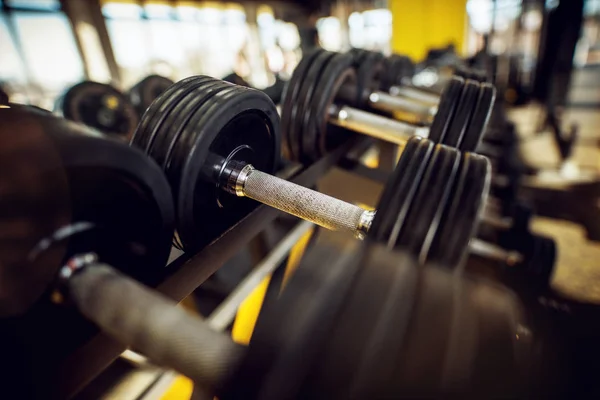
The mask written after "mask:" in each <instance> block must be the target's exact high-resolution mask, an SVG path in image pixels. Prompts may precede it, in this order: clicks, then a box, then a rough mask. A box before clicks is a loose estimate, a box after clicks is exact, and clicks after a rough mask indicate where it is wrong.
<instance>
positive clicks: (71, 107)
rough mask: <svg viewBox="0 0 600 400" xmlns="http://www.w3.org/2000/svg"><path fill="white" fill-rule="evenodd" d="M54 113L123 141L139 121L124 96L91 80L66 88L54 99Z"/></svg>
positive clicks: (107, 86) (129, 135) (132, 107)
mask: <svg viewBox="0 0 600 400" xmlns="http://www.w3.org/2000/svg"><path fill="white" fill-rule="evenodd" d="M54 111H55V112H56V113H58V114H59V115H61V116H63V117H65V118H66V119H69V120H71V121H75V122H79V123H82V124H84V125H87V126H89V127H92V128H95V129H97V130H99V131H100V132H102V133H105V134H107V135H111V136H116V137H119V138H124V139H125V140H129V139H130V138H131V135H132V134H133V132H134V131H135V127H136V125H137V124H138V121H139V117H138V114H137V111H136V109H135V107H134V106H133V104H131V102H130V101H129V99H128V98H127V96H125V95H123V94H122V93H121V92H120V91H119V90H117V89H115V88H114V87H112V86H110V85H107V84H104V83H99V82H92V81H85V82H81V83H78V84H76V85H75V86H73V87H71V88H69V89H68V90H67V91H66V92H65V93H64V94H62V95H61V96H60V97H59V98H58V99H57V100H56V103H55V107H54Z"/></svg>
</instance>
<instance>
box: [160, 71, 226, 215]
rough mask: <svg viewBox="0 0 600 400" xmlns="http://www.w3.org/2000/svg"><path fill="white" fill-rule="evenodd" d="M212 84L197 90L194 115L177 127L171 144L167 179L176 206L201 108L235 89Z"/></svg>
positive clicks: (166, 170)
mask: <svg viewBox="0 0 600 400" xmlns="http://www.w3.org/2000/svg"><path fill="white" fill-rule="evenodd" d="M212 83H216V85H213V84H212ZM212 83H211V82H210V81H207V82H204V83H203V84H202V86H201V87H199V88H197V90H196V91H195V93H196V97H198V98H199V99H200V101H199V102H196V101H194V104H195V105H196V108H195V109H193V110H190V111H191V112H192V115H191V116H189V117H188V118H186V120H185V122H184V123H183V124H182V125H181V126H180V125H179V124H178V125H177V127H176V129H177V131H180V133H179V135H178V136H177V137H176V138H175V137H174V138H173V141H172V144H171V146H172V150H171V152H170V154H169V157H168V159H167V160H166V161H165V173H166V174H167V179H168V180H169V182H170V183H171V187H172V188H173V197H174V198H175V204H177V201H178V198H179V195H180V193H181V190H182V187H181V185H182V184H183V183H182V180H183V177H182V174H183V166H184V165H185V163H186V160H187V158H188V155H189V152H190V149H191V148H192V147H193V146H194V141H195V132H196V131H195V130H196V127H197V126H198V120H199V119H200V118H201V117H202V116H203V115H204V114H203V112H202V110H201V108H202V106H204V104H205V103H206V102H207V101H210V100H211V99H212V98H213V97H214V96H215V95H216V94H217V93H219V92H222V91H225V90H227V89H230V88H231V87H233V86H231V84H229V83H226V82H223V81H218V80H216V79H215V80H214V81H213V82H212Z"/></svg>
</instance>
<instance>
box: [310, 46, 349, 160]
mask: <svg viewBox="0 0 600 400" xmlns="http://www.w3.org/2000/svg"><path fill="white" fill-rule="evenodd" d="M355 79H356V76H355V74H354V69H353V68H352V57H351V56H350V55H348V54H336V55H335V56H334V57H333V58H331V59H330V60H329V63H328V64H327V67H326V69H325V71H324V72H323V74H321V79H320V80H319V84H318V85H317V88H316V89H315V93H314V96H313V97H314V99H315V101H313V102H312V106H311V108H310V109H309V110H308V114H309V115H307V117H308V118H309V121H311V122H312V125H313V129H314V130H315V131H316V138H315V139H316V140H315V143H314V146H315V150H314V151H315V154H316V156H317V158H319V157H321V156H323V155H325V154H326V153H327V152H329V151H330V150H332V149H335V148H336V147H338V146H339V145H341V144H342V143H343V142H345V141H346V140H348V139H349V138H351V137H353V134H352V133H351V132H350V131H349V130H347V129H344V128H340V127H337V126H332V125H329V124H328V122H327V120H328V117H329V115H328V112H329V107H330V106H331V105H332V104H333V103H334V101H335V96H336V94H337V92H338V90H339V88H340V87H342V85H345V84H353V81H354V80H355ZM315 160H316V158H315Z"/></svg>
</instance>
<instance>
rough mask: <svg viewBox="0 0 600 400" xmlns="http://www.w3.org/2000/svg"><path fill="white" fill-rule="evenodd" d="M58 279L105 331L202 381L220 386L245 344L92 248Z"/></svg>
mask: <svg viewBox="0 0 600 400" xmlns="http://www.w3.org/2000/svg"><path fill="white" fill-rule="evenodd" d="M59 281H60V283H61V285H62V287H63V288H65V289H66V293H67V294H68V297H69V299H70V300H71V301H72V302H73V303H74V304H75V306H76V307H77V309H78V310H79V311H80V312H81V313H82V314H83V315H84V316H85V317H87V318H88V319H90V320H91V321H93V322H94V323H95V324H96V325H98V326H99V327H100V328H101V329H102V330H103V331H104V332H106V333H107V334H109V335H110V336H112V337H113V338H114V339H116V340H118V341H119V342H121V343H122V344H124V345H126V346H129V347H133V348H135V349H136V350H139V351H140V352H141V353H143V354H144V355H146V356H148V357H149V358H150V359H151V360H153V361H154V362H156V363H158V364H161V365H166V366H169V367H171V368H173V369H175V370H177V371H179V372H181V373H183V374H184V375H186V376H188V377H190V378H191V379H192V380H194V382H196V383H198V384H200V385H202V386H203V387H206V388H215V387H218V386H219V385H220V384H221V383H222V382H223V381H224V380H225V379H227V378H228V374H229V373H230V372H231V371H232V370H233V369H235V367H236V366H237V365H238V363H239V362H240V361H241V357H242V356H243V354H244V351H245V350H244V347H243V346H240V345H238V344H236V343H234V342H233V341H232V340H231V339H230V338H229V337H227V336H225V335H223V334H221V333H220V332H215V331H214V330H212V329H210V327H209V325H208V324H207V323H206V322H205V321H203V320H201V319H199V318H196V317H194V316H192V315H190V314H189V313H187V312H186V311H185V310H184V309H183V308H181V307H177V303H175V302H174V301H173V300H171V299H168V298H166V297H165V296H163V295H161V294H159V293H157V292H155V291H154V290H151V289H149V288H147V287H145V286H143V285H142V284H140V283H138V282H136V281H134V280H133V279H131V278H129V277H127V276H125V275H123V274H121V273H120V272H118V271H116V270H115V269H114V268H112V267H110V266H108V265H106V264H102V263H100V262H98V261H96V259H95V257H94V256H92V255H91V254H82V255H78V256H75V257H73V258H71V259H70V260H69V261H68V262H67V264H66V265H65V266H64V267H63V268H62V269H61V270H60V272H59Z"/></svg>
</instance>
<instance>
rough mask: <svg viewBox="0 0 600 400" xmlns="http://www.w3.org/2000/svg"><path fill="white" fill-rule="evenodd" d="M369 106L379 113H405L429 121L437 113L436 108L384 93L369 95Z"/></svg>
mask: <svg viewBox="0 0 600 400" xmlns="http://www.w3.org/2000/svg"><path fill="white" fill-rule="evenodd" d="M369 105H370V106H371V107H373V108H376V109H378V110H381V111H386V112H396V111H406V112H410V113H413V114H415V115H418V116H420V117H421V118H422V119H425V120H429V119H431V118H432V117H433V116H434V115H435V113H436V112H437V106H432V105H426V104H422V103H419V102H415V101H413V100H410V99H406V98H403V97H397V96H392V95H390V94H387V93H384V92H373V93H371V94H370V95H369Z"/></svg>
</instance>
